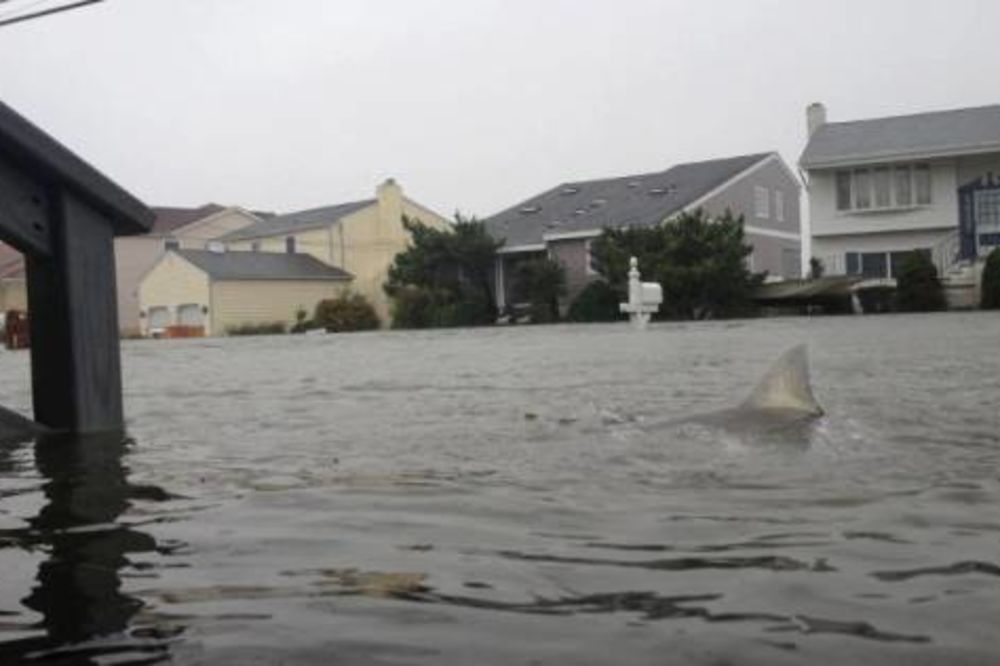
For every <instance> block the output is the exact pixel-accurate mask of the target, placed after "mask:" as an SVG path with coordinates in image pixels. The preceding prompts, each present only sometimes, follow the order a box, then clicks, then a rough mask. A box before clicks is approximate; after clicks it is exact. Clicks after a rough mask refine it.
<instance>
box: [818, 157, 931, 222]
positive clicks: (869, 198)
mask: <svg viewBox="0 0 1000 666" xmlns="http://www.w3.org/2000/svg"><path fill="white" fill-rule="evenodd" d="M834 186H835V188H836V199H837V210H843V211H850V210H886V209H892V208H910V207H912V206H914V205H916V206H928V205H930V203H931V189H932V188H931V168H930V165H927V164H901V165H896V166H893V167H889V166H883V167H875V168H873V169H854V170H853V171H838V172H837V174H836V182H835V185H834Z"/></svg>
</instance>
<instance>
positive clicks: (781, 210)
mask: <svg viewBox="0 0 1000 666" xmlns="http://www.w3.org/2000/svg"><path fill="white" fill-rule="evenodd" d="M774 219H776V220H777V221H778V222H784V221H785V193H784V192H782V191H781V190H775V191H774Z"/></svg>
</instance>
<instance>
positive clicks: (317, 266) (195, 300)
mask: <svg viewBox="0 0 1000 666" xmlns="http://www.w3.org/2000/svg"><path fill="white" fill-rule="evenodd" d="M350 283H351V275H350V274H348V273H346V272H344V271H342V270H340V269H339V268H336V267H334V266H330V265H329V264H326V263H324V262H321V261H319V260H317V259H316V258H315V257H313V256H311V255H308V254H299V253H294V254H292V253H269V252H239V251H229V252H227V251H225V250H223V249H222V248H217V249H212V250H184V249H179V250H171V251H169V252H168V253H167V254H166V255H165V256H164V257H163V258H162V259H161V260H160V261H159V262H158V263H157V264H156V266H154V267H153V269H152V270H151V271H150V272H149V273H148V274H147V275H146V277H145V278H144V279H143V280H142V283H141V285H140V287H139V304H140V308H141V312H142V322H143V324H142V330H143V334H144V335H157V334H162V333H164V332H166V331H167V330H168V329H170V328H171V327H192V328H196V329H197V328H199V327H200V328H201V329H202V330H203V331H204V334H205V335H225V334H226V333H227V332H228V331H230V330H231V329H233V328H235V327H239V326H245V325H257V324H270V323H277V322H280V323H282V324H284V325H285V326H291V325H292V324H294V323H295V321H296V314H297V312H298V311H300V310H305V311H306V312H308V313H309V314H310V315H311V314H312V312H313V310H314V309H315V308H316V304H317V303H318V302H319V301H321V300H323V299H326V298H336V297H337V296H339V295H341V294H343V293H344V292H345V291H346V290H347V289H348V288H349V285H350Z"/></svg>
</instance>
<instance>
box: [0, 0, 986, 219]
mask: <svg viewBox="0 0 1000 666" xmlns="http://www.w3.org/2000/svg"><path fill="white" fill-rule="evenodd" d="M32 2H35V3H36V4H38V5H39V6H40V7H45V6H49V5H51V4H52V2H48V3H46V2H41V3H39V2H38V0H12V1H11V2H7V3H4V4H0V13H3V12H12V11H15V10H20V9H21V8H23V7H26V6H29V5H31V4H32ZM998 26H1000V2H998V1H997V0H948V1H944V0H935V1H930V0H839V1H836V2H834V1H829V0H827V1H824V2H819V1H812V0H729V1H725V0H715V1H713V2H701V1H696V0H659V1H654V0H615V1H614V2H610V1H609V2H597V1H592V0H524V1H521V0H408V1H402V0H379V1H377V2H375V1H372V0H337V1H333V0H330V1H326V0H285V1H284V2H278V1H276V0H107V1H106V2H104V3H101V4H98V5H95V6H93V7H89V8H84V9H81V10H78V11H74V12H68V13H65V14H62V15H59V16H55V17H51V18H47V19H42V20H38V21H33V22H31V23H26V24H23V25H17V26H10V27H6V28H0V99H3V100H4V101H5V102H6V103H7V104H10V105H11V106H13V107H14V108H16V109H17V110H19V111H20V112H21V113H23V114H25V115H27V116H28V117H29V118H31V119H32V120H33V121H34V122H36V123H37V124H39V125H41V126H42V127H43V128H45V129H46V130H47V131H49V132H50V133H51V134H53V135H55V136H56V137H57V138H59V139H60V140H62V141H63V142H64V143H66V144H67V145H68V146H70V147H71V148H73V149H75V150H77V151H79V152H80V153H81V154H82V155H83V156H84V157H85V158H86V159H88V160H89V161H90V162H92V163H93V164H94V165H95V166H97V167H98V168H100V169H101V170H103V171H105V172H106V173H107V174H108V175H109V176H111V177H113V178H115V179H116V180H118V181H119V182H120V183H121V184H122V185H124V186H125V187H126V188H128V189H130V190H131V191H132V192H134V193H135V194H137V195H138V196H139V197H141V198H143V199H144V200H145V201H147V203H150V204H161V205H197V204H200V203H203V202H207V201H216V202H219V203H226V204H229V203H232V204H240V205H245V206H248V207H256V208H263V209H269V210H279V211H284V210H292V209H297V208H305V207H311V206H317V205H323V204H329V203H335V202H339V201H345V200H351V199H358V198H365V197H368V196H371V195H372V193H373V190H374V187H375V184H376V183H377V182H378V181H380V180H382V179H384V178H385V177H387V176H394V177H396V178H397V179H398V180H399V181H400V182H401V183H402V184H403V186H404V188H405V190H406V191H407V193H408V194H409V195H410V196H411V197H412V198H414V199H416V200H418V201H420V202H422V203H425V204H427V205H429V206H431V207H433V208H436V209H437V210H439V211H440V212H442V213H444V214H450V213H452V212H453V211H454V210H455V209H461V210H462V211H463V212H465V213H470V214H478V215H480V216H486V215H489V214H491V213H494V212H496V211H497V210H498V209H500V208H502V207H505V206H507V205H511V204H514V203H516V202H517V201H519V200H520V199H523V198H525V197H527V196H530V195H532V194H534V193H536V192H538V191H540V190H542V189H545V188H548V187H550V186H553V185H555V184H557V183H559V182H562V181H566V180H574V179H583V178H594V177H602V176H613V175H624V174H627V173H638V172H643V171H654V170H659V169H663V168H665V167H667V166H669V165H671V164H673V163H677V162H680V161H689V160H698V159H708V158H713V157H721V156H726V155H735V154H740V153H748V152H757V151H766V150H778V151H780V152H781V154H782V155H783V156H784V158H785V159H786V160H787V161H789V163H790V164H793V165H794V162H795V160H796V159H797V158H798V154H799V152H800V151H801V148H802V142H803V139H804V133H805V130H804V107H805V105H806V104H807V103H809V102H811V101H814V100H820V101H824V102H825V103H826V104H827V106H828V107H829V112H830V119H831V120H834V121H835V120H847V119H853V118H863V117H869V116H876V115H887V114H898V113H910V112H915V111H923V110H932V109H941V108H952V107H958V106H970V105H982V104H991V103H997V102H1000V83H998V79H997V71H998V70H997V68H998V66H1000V57H998V56H1000V46H998V43H1000V40H998V38H997V34H998V32H997V30H998Z"/></svg>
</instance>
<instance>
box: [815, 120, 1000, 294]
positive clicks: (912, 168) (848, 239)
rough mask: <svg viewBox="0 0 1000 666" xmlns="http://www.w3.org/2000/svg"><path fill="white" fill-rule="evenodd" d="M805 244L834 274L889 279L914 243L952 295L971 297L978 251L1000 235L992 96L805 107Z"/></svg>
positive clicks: (997, 130) (999, 135)
mask: <svg viewBox="0 0 1000 666" xmlns="http://www.w3.org/2000/svg"><path fill="white" fill-rule="evenodd" d="M806 121H807V128H808V133H809V139H808V143H807V144H806V148H805V151H804V152H803V153H802V157H801V159H800V161H799V164H800V166H801V167H802V169H803V170H804V171H805V172H806V173H807V176H808V180H807V191H808V194H809V210H810V215H811V226H812V231H811V237H812V254H813V256H814V257H816V258H818V259H819V260H821V261H822V262H823V264H824V266H825V269H826V272H827V273H828V274H833V275H844V274H846V275H860V276H863V277H866V278H870V279H872V280H883V281H885V282H886V283H887V284H892V283H893V282H894V278H895V276H896V272H897V270H898V266H899V261H900V260H901V259H902V257H903V256H904V254H905V253H906V252H909V251H912V250H922V251H924V252H927V253H928V254H929V255H930V256H931V258H932V259H933V260H934V262H935V264H936V265H937V267H938V270H939V272H940V273H941V274H942V275H943V276H944V277H945V281H946V286H949V287H951V288H950V289H949V294H948V296H949V301H950V302H951V303H952V305H971V304H972V303H974V302H975V300H976V296H975V294H974V290H975V280H976V276H977V275H978V274H979V270H978V268H979V264H980V262H978V259H979V257H982V256H983V255H984V254H985V253H987V252H988V251H989V250H991V249H992V248H994V247H997V246H998V245H1000V105H994V106H984V107H978V108H965V109H955V110H950V111H936V112H931V113H920V114H914V115H906V116H894V117H888V118H874V119H868V120H856V121H850V122H836V123H831V122H828V121H827V111H826V107H825V106H823V105H822V104H813V105H811V106H810V107H809V108H808V109H807V111H806Z"/></svg>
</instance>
